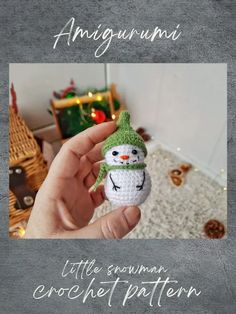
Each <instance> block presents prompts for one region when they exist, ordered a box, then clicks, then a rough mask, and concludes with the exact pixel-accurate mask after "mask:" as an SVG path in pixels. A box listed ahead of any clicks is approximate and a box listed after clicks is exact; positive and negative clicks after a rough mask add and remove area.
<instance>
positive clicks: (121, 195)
mask: <svg viewBox="0 0 236 314" xmlns="http://www.w3.org/2000/svg"><path fill="white" fill-rule="evenodd" d="M102 154H103V156H104V157H105V162H104V163H102V164H101V167H100V172H99V175H98V178H97V181H96V183H95V186H94V189H95V190H96V188H97V186H98V185H99V184H100V183H101V181H102V179H103V177H104V176H105V175H106V181H105V194H106V196H107V198H108V200H109V201H110V202H111V203H112V204H113V205H115V206H130V205H140V204H141V203H143V202H144V201H145V200H146V198H147V196H148V195H149V193H150V190H151V179H150V176H149V174H148V172H147V170H146V169H145V168H146V165H145V163H144V158H145V157H146V155H147V149H146V147H145V144H144V141H143V139H142V137H141V136H140V135H139V134H137V133H136V132H135V131H134V130H133V129H132V127H131V126H130V115H129V113H128V112H126V111H123V112H121V114H120V116H119V120H118V122H117V131H116V132H114V133H113V134H112V135H111V136H109V137H108V138H107V139H106V141H105V143H104V145H103V148H102Z"/></svg>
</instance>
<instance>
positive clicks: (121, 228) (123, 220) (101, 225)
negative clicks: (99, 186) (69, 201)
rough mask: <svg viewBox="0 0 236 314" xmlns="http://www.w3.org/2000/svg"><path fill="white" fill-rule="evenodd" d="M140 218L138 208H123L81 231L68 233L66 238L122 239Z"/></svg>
mask: <svg viewBox="0 0 236 314" xmlns="http://www.w3.org/2000/svg"><path fill="white" fill-rule="evenodd" d="M140 217H141V211H140V209H139V208H138V207H136V206H129V207H121V208H118V209H115V210H113V211H112V212H110V213H108V214H106V215H105V216H103V217H101V218H99V219H98V220H96V221H95V222H94V223H92V224H90V225H88V226H86V227H84V228H82V229H80V230H73V231H66V232H65V234H64V236H65V238H84V239H89V238H90V239H121V238H123V237H124V236H125V235H126V234H128V233H129V232H130V231H131V230H132V229H133V228H134V227H135V226H136V225H137V223H138V222H139V220H140Z"/></svg>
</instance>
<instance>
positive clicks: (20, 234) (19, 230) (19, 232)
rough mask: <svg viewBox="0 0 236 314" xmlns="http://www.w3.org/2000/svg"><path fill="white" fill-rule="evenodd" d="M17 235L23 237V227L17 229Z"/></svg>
mask: <svg viewBox="0 0 236 314" xmlns="http://www.w3.org/2000/svg"><path fill="white" fill-rule="evenodd" d="M17 233H18V235H19V237H20V238H22V237H23V236H24V235H25V229H24V228H23V227H19V229H18V232H17Z"/></svg>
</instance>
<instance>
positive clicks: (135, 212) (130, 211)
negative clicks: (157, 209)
mask: <svg viewBox="0 0 236 314" xmlns="http://www.w3.org/2000/svg"><path fill="white" fill-rule="evenodd" d="M124 215H125V218H126V220H127V222H128V224H129V226H130V227H131V228H132V227H134V226H136V225H137V223H138V222H139V219H140V216H141V212H140V209H139V208H138V207H136V206H131V207H127V208H126V209H125V210H124Z"/></svg>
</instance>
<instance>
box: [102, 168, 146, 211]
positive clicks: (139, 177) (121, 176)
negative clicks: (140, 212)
mask: <svg viewBox="0 0 236 314" xmlns="http://www.w3.org/2000/svg"><path fill="white" fill-rule="evenodd" d="M143 173H145V182H144V185H143V189H142V190H141V191H139V190H138V188H137V187H136V186H137V185H141V183H142V181H143ZM109 176H111V177H112V180H113V181H114V183H115V184H116V185H117V186H119V189H117V191H115V190H114V189H113V184H112V182H111V179H110V177H109ZM150 189H151V181H150V176H149V174H148V172H147V171H146V170H145V169H136V170H113V171H109V172H108V174H107V177H106V182H105V194H106V196H107V198H108V199H109V200H110V202H111V203H112V205H114V206H128V205H140V204H142V203H143V202H144V201H145V200H146V198H147V196H148V194H149V193H150Z"/></svg>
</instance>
